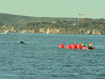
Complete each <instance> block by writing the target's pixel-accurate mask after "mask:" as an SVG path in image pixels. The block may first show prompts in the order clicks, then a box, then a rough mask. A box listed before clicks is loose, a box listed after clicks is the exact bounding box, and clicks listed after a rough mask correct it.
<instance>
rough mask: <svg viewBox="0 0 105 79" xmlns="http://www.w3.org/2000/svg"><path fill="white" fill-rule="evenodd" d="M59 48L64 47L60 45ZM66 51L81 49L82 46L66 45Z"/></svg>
mask: <svg viewBox="0 0 105 79" xmlns="http://www.w3.org/2000/svg"><path fill="white" fill-rule="evenodd" d="M59 48H64V45H63V44H60V45H59ZM66 49H82V46H81V45H80V44H72V45H67V46H66Z"/></svg>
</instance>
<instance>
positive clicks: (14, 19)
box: [0, 13, 105, 35]
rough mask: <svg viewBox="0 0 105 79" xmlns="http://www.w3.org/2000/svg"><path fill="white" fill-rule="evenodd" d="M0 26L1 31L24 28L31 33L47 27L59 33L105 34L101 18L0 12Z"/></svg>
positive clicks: (104, 21) (104, 22) (103, 22)
mask: <svg viewBox="0 0 105 79" xmlns="http://www.w3.org/2000/svg"><path fill="white" fill-rule="evenodd" d="M3 25H5V26H3ZM0 26H1V27H0V31H1V32H2V31H4V30H6V29H9V30H10V31H11V32H21V31H22V30H25V31H26V32H31V33H46V30H47V28H49V29H50V33H59V34H98V35H101V34H105V20H104V19H103V18H100V19H90V18H50V17H29V16H20V15H11V14H3V13H1V14H0ZM11 28H12V29H11Z"/></svg>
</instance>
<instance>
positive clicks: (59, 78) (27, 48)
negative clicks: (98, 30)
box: [0, 33, 105, 79]
mask: <svg viewBox="0 0 105 79" xmlns="http://www.w3.org/2000/svg"><path fill="white" fill-rule="evenodd" d="M20 41H24V42H25V44H20V43H19V42H20ZM89 41H91V42H92V43H93V46H94V47H95V48H96V50H82V49H66V45H68V44H70V45H71V44H74V43H84V44H85V45H86V46H88V44H89ZM59 44H64V46H65V47H64V48H63V49H59ZM0 79H105V35H70V34H31V33H24V34H21V33H10V34H7V35H2V34H0Z"/></svg>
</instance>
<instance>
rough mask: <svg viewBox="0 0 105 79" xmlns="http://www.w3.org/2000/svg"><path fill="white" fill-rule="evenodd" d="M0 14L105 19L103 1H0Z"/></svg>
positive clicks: (104, 4) (104, 1) (104, 2)
mask: <svg viewBox="0 0 105 79" xmlns="http://www.w3.org/2000/svg"><path fill="white" fill-rule="evenodd" d="M0 13H9V14H15V15H24V16H33V17H61V18H62V17H65V18H82V17H83V16H82V15H79V14H83V13H84V14H85V16H84V17H85V18H105V0H0Z"/></svg>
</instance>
